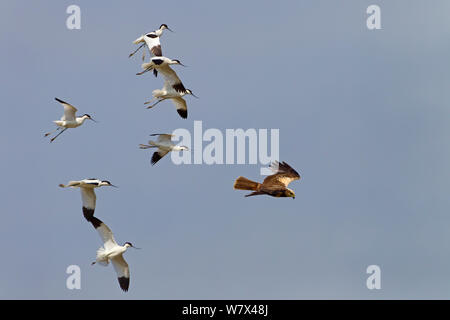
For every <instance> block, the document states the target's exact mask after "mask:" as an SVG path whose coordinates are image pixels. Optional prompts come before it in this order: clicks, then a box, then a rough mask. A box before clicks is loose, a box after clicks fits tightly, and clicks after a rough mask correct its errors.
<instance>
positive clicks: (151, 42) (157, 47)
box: [128, 24, 173, 60]
mask: <svg viewBox="0 0 450 320" xmlns="http://www.w3.org/2000/svg"><path fill="white" fill-rule="evenodd" d="M166 29H167V30H169V31H172V30H170V29H169V27H168V26H167V24H162V25H161V26H160V27H159V29H158V30H155V31H152V32H149V33H147V34H144V35H142V36H140V37H139V38H137V39H136V40H134V41H133V43H134V44H139V43H141V42H144V43H143V44H141V45H140V46H139V47H138V48H137V49H136V50H135V51H134V52H132V53H130V55H129V56H128V57H132V56H133V55H134V54H135V53H136V52H138V51H139V49H141V48H142V47H143V46H144V45H147V47H148V49H149V50H150V52H151V53H152V54H153V55H154V56H157V57H159V56H162V50H161V43H160V41H159V38H160V37H161V36H162V34H163V31H164V30H166ZM172 32H173V31H172ZM144 59H145V51H144V54H143V56H142V60H144Z"/></svg>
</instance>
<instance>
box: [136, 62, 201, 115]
mask: <svg viewBox="0 0 450 320" xmlns="http://www.w3.org/2000/svg"><path fill="white" fill-rule="evenodd" d="M158 70H159V71H160V72H161V74H162V75H163V76H164V79H165V81H164V86H163V88H162V89H161V90H159V89H157V90H153V92H152V93H153V99H152V100H150V101H147V102H145V103H144V104H149V103H151V102H152V101H153V100H155V99H156V100H157V101H156V102H155V103H153V104H152V105H150V106H148V107H147V109H150V108H153V107H154V106H156V105H157V104H158V103H160V102H161V101H164V100H166V99H170V100H172V102H173V104H174V105H175V108H176V109H177V112H178V114H179V115H180V117H182V118H183V119H186V118H187V113H188V111H187V104H186V100H184V99H183V97H184V96H185V95H192V96H194V97H196V98H197V96H195V95H194V94H193V93H192V91H191V90H189V89H186V88H185V87H184V85H183V83H182V82H181V80H180V78H179V77H178V75H177V74H176V72H175V71H174V70H173V69H172V68H171V67H170V66H169V65H166V66H164V67H162V68H159V69H158Z"/></svg>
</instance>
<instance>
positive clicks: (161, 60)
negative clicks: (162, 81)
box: [136, 57, 184, 77]
mask: <svg viewBox="0 0 450 320" xmlns="http://www.w3.org/2000/svg"><path fill="white" fill-rule="evenodd" d="M172 64H179V65H181V66H184V64H182V63H181V62H180V60H177V59H169V58H166V57H153V58H151V59H150V61H149V62H145V63H143V64H142V66H141V67H142V69H144V71H141V72H138V73H136V75H142V74H144V73H146V72H148V71H151V70H153V74H154V75H155V77H156V76H157V75H158V70H161V69H164V68H166V67H168V66H170V65H172Z"/></svg>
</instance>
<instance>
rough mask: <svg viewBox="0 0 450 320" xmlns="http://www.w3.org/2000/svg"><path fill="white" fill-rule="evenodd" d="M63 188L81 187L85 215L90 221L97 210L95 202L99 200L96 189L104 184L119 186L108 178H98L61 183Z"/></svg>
mask: <svg viewBox="0 0 450 320" xmlns="http://www.w3.org/2000/svg"><path fill="white" fill-rule="evenodd" d="M59 186H60V187H61V188H69V187H72V188H80V190H81V200H82V201H83V215H84V217H85V218H86V220H87V221H90V219H92V217H93V216H94V211H95V203H96V200H97V197H96V195H95V192H94V189H95V188H99V187H103V186H110V187H115V188H117V186H115V185H113V184H111V182H109V181H108V180H103V181H102V180H98V179H95V178H93V179H83V180H80V181H69V183H68V184H62V183H61V184H60V185H59Z"/></svg>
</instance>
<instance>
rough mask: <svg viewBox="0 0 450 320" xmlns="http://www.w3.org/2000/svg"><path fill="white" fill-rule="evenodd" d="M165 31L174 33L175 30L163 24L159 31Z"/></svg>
mask: <svg viewBox="0 0 450 320" xmlns="http://www.w3.org/2000/svg"><path fill="white" fill-rule="evenodd" d="M164 29H167V30H169V31H171V32H173V30H171V29H170V28H169V27H168V26H167V24H165V23H163V24H162V25H161V26H160V27H159V30H164Z"/></svg>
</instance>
